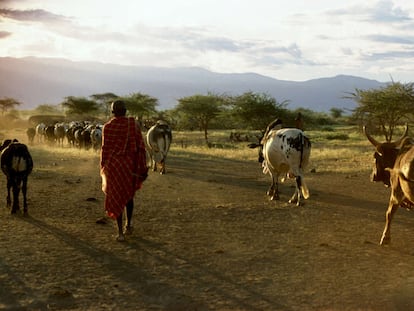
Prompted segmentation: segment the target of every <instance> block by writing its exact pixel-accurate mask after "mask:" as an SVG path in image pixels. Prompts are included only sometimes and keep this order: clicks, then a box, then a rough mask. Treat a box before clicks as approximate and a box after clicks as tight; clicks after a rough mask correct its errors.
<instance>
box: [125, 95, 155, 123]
mask: <svg viewBox="0 0 414 311" xmlns="http://www.w3.org/2000/svg"><path fill="white" fill-rule="evenodd" d="M122 100H123V101H124V102H125V105H126V107H127V109H128V112H129V113H130V114H131V115H133V116H136V117H138V119H139V120H140V121H142V119H143V118H144V115H148V116H149V115H151V114H154V113H155V112H156V110H155V107H156V106H157V105H158V99H157V98H155V97H152V96H150V95H147V94H142V93H133V94H131V95H129V96H126V97H123V98H122Z"/></svg>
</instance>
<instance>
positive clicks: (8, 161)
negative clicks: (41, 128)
mask: <svg viewBox="0 0 414 311" xmlns="http://www.w3.org/2000/svg"><path fill="white" fill-rule="evenodd" d="M0 150H2V152H1V159H0V160H1V169H2V171H3V173H4V174H5V175H6V177H7V206H8V207H10V206H11V198H10V190H12V191H13V205H12V208H11V213H12V214H15V213H16V212H17V211H18V210H19V208H20V207H19V193H20V189H21V190H22V194H23V212H24V214H27V198H26V194H27V179H28V176H29V174H30V173H31V172H32V169H33V160H32V156H31V155H30V152H29V150H28V148H27V146H26V145H25V144H21V143H19V142H18V141H17V140H14V141H11V140H6V141H4V142H3V144H2V146H0Z"/></svg>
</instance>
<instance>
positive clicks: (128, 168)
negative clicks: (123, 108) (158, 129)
mask: <svg viewBox="0 0 414 311" xmlns="http://www.w3.org/2000/svg"><path fill="white" fill-rule="evenodd" d="M147 171H148V169H147V164H146V156H145V145H144V141H143V139H142V133H141V130H140V128H139V125H138V124H137V123H136V122H135V120H134V118H130V117H129V118H128V117H114V118H112V119H111V120H109V121H108V122H107V123H106V124H105V125H104V127H103V130H102V149H101V177H102V191H103V192H104V193H105V203H104V206H105V210H106V213H107V215H108V216H109V217H111V218H114V219H116V218H118V217H119V216H120V215H121V214H122V212H123V210H124V207H125V205H126V204H127V203H128V201H130V200H131V199H133V198H134V195H135V192H136V191H137V190H138V189H140V188H141V187H142V183H143V180H142V179H141V178H139V176H141V175H143V174H146V173H147Z"/></svg>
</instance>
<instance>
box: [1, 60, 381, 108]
mask: <svg viewBox="0 0 414 311" xmlns="http://www.w3.org/2000/svg"><path fill="white" fill-rule="evenodd" d="M0 76H1V83H0V98H5V97H11V98H14V99H16V100H18V101H20V102H21V103H22V105H21V106H20V107H19V109H34V108H36V107H37V106H39V105H44V104H47V105H57V104H59V103H61V102H62V101H63V100H64V98H65V97H67V96H84V97H88V96H90V95H93V94H101V93H109V92H111V93H114V94H116V95H119V96H125V95H129V94H132V93H143V94H148V95H150V96H152V97H155V98H157V99H158V103H159V104H158V106H157V109H158V110H165V109H171V108H174V107H175V106H176V105H177V103H178V101H177V100H178V99H179V98H182V97H186V96H192V95H195V94H207V93H208V92H211V93H214V94H227V95H241V94H243V93H245V92H255V93H266V94H268V95H270V96H272V97H274V98H275V99H276V100H277V101H278V102H279V103H280V102H283V101H286V100H287V101H288V102H289V104H288V106H287V108H289V109H296V108H299V107H302V108H307V109H310V110H313V111H318V112H329V110H330V109H331V108H339V109H343V110H344V111H349V110H352V109H354V108H355V107H356V103H355V102H354V101H352V100H350V99H345V98H344V96H346V95H347V94H348V93H351V92H354V91H355V89H357V88H358V89H362V90H365V89H372V88H379V87H383V86H385V85H386V83H384V82H379V81H376V80H370V79H365V78H362V77H355V76H347V75H338V76H335V77H327V78H319V79H312V80H308V81H303V82H297V81H287V80H278V79H274V78H270V77H266V76H263V75H259V74H256V73H231V74H229V73H216V72H211V71H208V70H206V69H203V68H198V67H188V68H160V67H150V66H148V67H138V66H123V65H115V64H106V63H98V62H74V61H70V60H66V59H56V58H36V57H25V58H10V57H0Z"/></svg>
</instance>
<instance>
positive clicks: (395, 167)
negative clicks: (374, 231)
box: [364, 126, 414, 245]
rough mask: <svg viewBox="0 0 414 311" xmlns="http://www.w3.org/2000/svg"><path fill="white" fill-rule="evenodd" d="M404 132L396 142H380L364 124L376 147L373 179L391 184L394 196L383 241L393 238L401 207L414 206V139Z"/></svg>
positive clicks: (386, 242)
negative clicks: (393, 226)
mask: <svg viewBox="0 0 414 311" xmlns="http://www.w3.org/2000/svg"><path fill="white" fill-rule="evenodd" d="M407 132H408V126H407V127H406V129H405V132H404V134H403V135H402V136H401V137H400V138H399V139H398V140H397V141H395V142H385V143H380V142H378V141H377V140H375V139H374V138H373V137H372V136H371V135H370V134H369V133H368V132H367V129H366V127H364V133H365V135H366V136H367V138H368V140H369V141H370V142H371V144H372V145H373V146H374V147H375V153H374V158H375V167H374V169H373V172H372V181H379V182H381V181H382V182H383V183H384V184H385V186H387V187H391V196H390V200H389V203H388V209H387V212H386V215H385V216H386V217H385V228H384V231H383V233H382V237H381V241H380V244H381V245H383V244H389V243H390V241H391V222H392V218H393V216H394V214H395V212H396V211H397V209H398V207H404V208H408V209H411V208H413V207H414V140H413V139H411V138H410V137H408V136H407Z"/></svg>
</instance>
